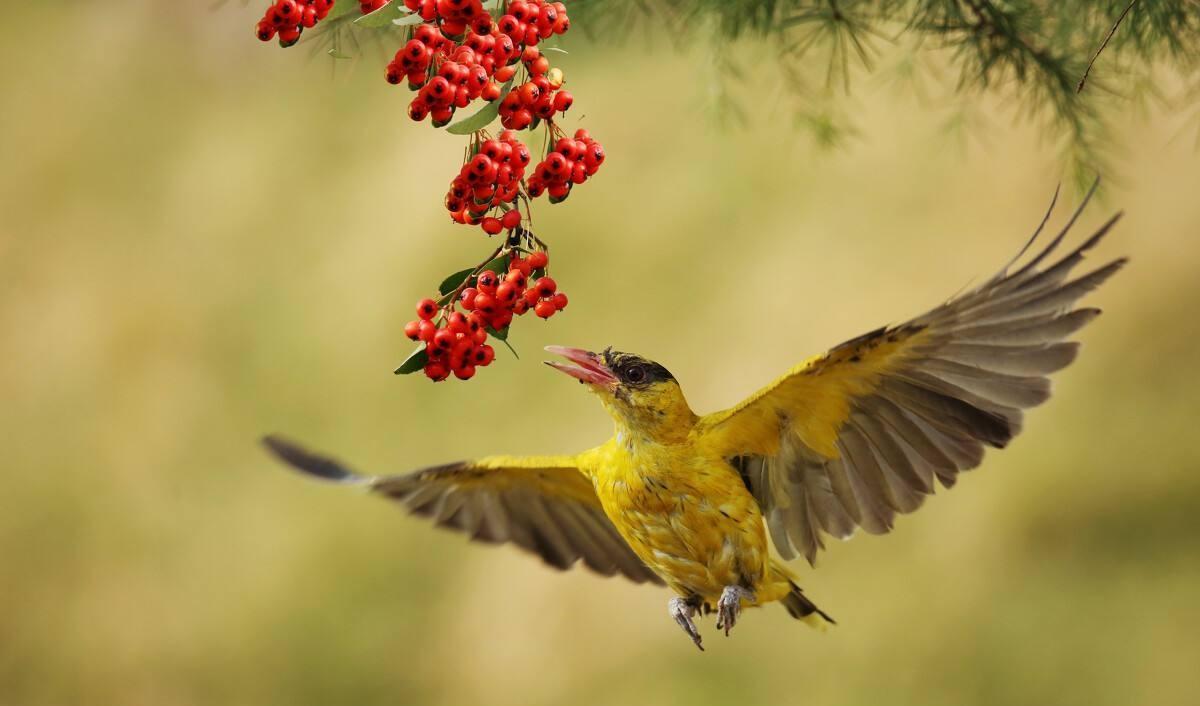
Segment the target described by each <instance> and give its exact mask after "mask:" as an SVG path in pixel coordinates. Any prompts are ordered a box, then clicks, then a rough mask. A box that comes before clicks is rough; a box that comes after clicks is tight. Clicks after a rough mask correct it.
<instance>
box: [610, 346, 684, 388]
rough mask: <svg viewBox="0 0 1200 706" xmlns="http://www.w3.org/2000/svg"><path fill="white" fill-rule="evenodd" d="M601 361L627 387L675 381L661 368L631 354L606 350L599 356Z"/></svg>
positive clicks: (668, 372) (673, 377) (652, 362)
mask: <svg viewBox="0 0 1200 706" xmlns="http://www.w3.org/2000/svg"><path fill="white" fill-rule="evenodd" d="M601 359H602V360H603V361H604V362H605V364H606V365H608V366H609V367H610V369H611V370H612V371H613V372H614V373H616V375H617V377H618V378H619V379H620V380H622V381H623V382H625V383H627V384H629V385H636V386H642V385H649V384H652V383H656V382H662V381H666V380H674V379H675V376H674V375H672V374H671V373H670V371H668V370H667V369H666V368H664V367H663V366H661V365H659V364H658V363H655V362H654V361H651V360H646V359H645V358H642V357H641V356H638V355H634V354H632V353H622V352H620V351H614V350H612V349H611V348H607V349H605V350H604V353H603V354H601Z"/></svg>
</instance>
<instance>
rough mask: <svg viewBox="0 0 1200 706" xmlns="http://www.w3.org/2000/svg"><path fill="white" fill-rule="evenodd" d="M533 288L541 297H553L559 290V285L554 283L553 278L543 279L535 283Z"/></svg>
mask: <svg viewBox="0 0 1200 706" xmlns="http://www.w3.org/2000/svg"><path fill="white" fill-rule="evenodd" d="M533 288H534V289H536V290H537V293H538V296H540V297H552V296H554V292H555V291H557V289H558V283H557V282H555V281H554V278H553V277H542V278H541V279H539V280H538V281H537V282H534V283H533Z"/></svg>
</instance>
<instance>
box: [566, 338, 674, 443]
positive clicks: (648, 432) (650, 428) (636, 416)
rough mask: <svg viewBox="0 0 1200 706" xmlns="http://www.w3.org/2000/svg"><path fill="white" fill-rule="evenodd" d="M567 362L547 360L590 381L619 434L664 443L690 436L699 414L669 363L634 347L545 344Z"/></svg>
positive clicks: (570, 373) (578, 377)
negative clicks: (629, 350) (637, 352)
mask: <svg viewBox="0 0 1200 706" xmlns="http://www.w3.org/2000/svg"><path fill="white" fill-rule="evenodd" d="M546 350H547V351H549V352H551V353H554V354H556V355H560V356H562V357H563V358H566V359H567V360H568V361H569V362H567V363H561V362H558V361H546V365H549V366H550V367H552V368H555V369H556V370H561V371H562V372H564V373H566V374H567V375H570V376H571V377H573V378H575V379H576V380H579V382H580V383H582V384H585V385H587V386H588V387H589V388H591V390H592V391H593V392H595V393H596V395H597V396H599V397H600V401H601V403H603V404H604V408H605V409H607V410H608V413H609V414H611V415H612V417H613V420H614V421H615V422H616V423H617V428H618V434H620V433H621V432H629V433H631V434H634V435H638V436H641V437H645V438H647V439H649V440H652V441H657V442H660V443H666V442H671V441H679V440H682V439H684V438H686V437H687V433H688V431H690V430H691V428H692V425H693V424H695V421H696V415H695V414H693V413H692V410H691V407H689V406H688V403H687V399H685V398H684V396H683V390H681V389H680V388H679V383H678V382H677V381H676V380H675V376H674V375H672V374H671V373H670V371H668V370H667V369H666V368H664V367H663V366H661V365H659V364H658V363H655V362H654V361H652V360H647V359H646V358H643V357H641V356H639V355H635V354H633V353H622V352H621V351H614V350H613V349H612V348H606V349H604V350H603V351H601V352H600V353H593V352H591V351H586V350H583V349H582V348H567V347H564V346H547V347H546Z"/></svg>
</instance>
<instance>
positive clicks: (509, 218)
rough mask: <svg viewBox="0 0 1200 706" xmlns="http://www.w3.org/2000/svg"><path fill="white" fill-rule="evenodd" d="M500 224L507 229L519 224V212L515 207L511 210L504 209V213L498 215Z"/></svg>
mask: <svg viewBox="0 0 1200 706" xmlns="http://www.w3.org/2000/svg"><path fill="white" fill-rule="evenodd" d="M500 225H502V226H504V227H505V228H507V229H509V230H512V229H513V228H516V227H517V226H519V225H521V212H520V211H518V210H517V209H515V208H514V209H513V210H511V211H506V212H505V213H504V215H503V216H501V217H500Z"/></svg>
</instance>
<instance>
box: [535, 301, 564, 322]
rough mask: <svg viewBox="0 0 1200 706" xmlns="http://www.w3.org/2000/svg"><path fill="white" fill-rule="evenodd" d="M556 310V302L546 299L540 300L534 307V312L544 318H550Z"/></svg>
mask: <svg viewBox="0 0 1200 706" xmlns="http://www.w3.org/2000/svg"><path fill="white" fill-rule="evenodd" d="M556 311H558V309H556V308H555V307H554V302H552V301H549V300H546V299H543V300H542V301H540V302H538V303H537V305H536V306H534V307H533V313H535V314H537V315H538V316H539V317H540V318H543V319H548V318H550V317H551V316H554V312H556Z"/></svg>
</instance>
